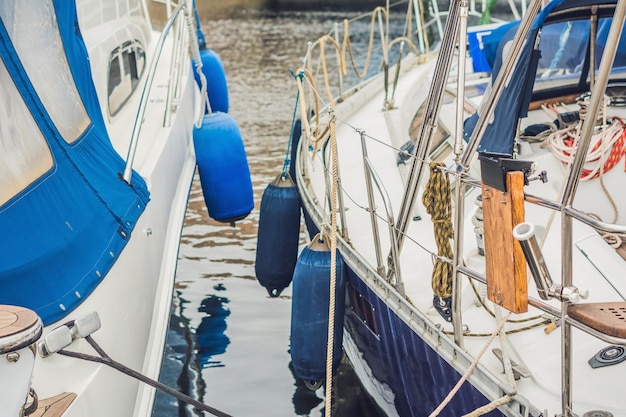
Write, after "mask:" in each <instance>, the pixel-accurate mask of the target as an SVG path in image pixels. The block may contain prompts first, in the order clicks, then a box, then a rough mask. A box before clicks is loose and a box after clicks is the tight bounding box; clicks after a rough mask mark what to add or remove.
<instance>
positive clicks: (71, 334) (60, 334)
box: [39, 312, 232, 417]
mask: <svg viewBox="0 0 626 417" xmlns="http://www.w3.org/2000/svg"><path fill="white" fill-rule="evenodd" d="M85 319H87V320H85V321H86V322H87V323H88V324H89V326H86V327H91V329H89V330H88V331H87V332H86V333H88V334H85V332H84V330H83V329H81V328H80V327H81V326H80V325H78V324H77V323H78V322H79V320H76V321H70V322H68V323H66V324H64V325H61V326H59V327H57V328H56V329H54V330H53V331H52V332H50V333H49V334H48V335H46V337H45V338H44V341H43V342H41V343H40V344H39V352H40V355H41V356H43V357H48V356H50V355H52V354H54V353H58V354H60V355H63V356H67V357H70V358H75V359H81V360H85V361H89V362H95V363H100V364H103V365H107V366H109V367H111V368H113V369H115V370H116V371H119V372H121V373H123V374H126V375H128V376H130V377H131V378H135V379H136V380H138V381H141V382H143V383H145V384H148V385H150V386H151V387H153V388H156V389H158V390H159V391H162V392H164V393H166V394H169V395H171V396H173V397H175V398H176V399H178V400H180V401H182V402H184V403H187V404H189V405H192V406H194V407H196V408H197V409H199V410H202V411H206V412H207V413H210V414H212V415H214V416H218V417H232V416H231V415H230V414H226V413H224V412H223V411H220V410H218V409H216V408H213V407H211V406H209V405H206V404H204V403H201V402H200V401H198V400H195V399H193V398H191V397H189V396H188V395H185V394H183V393H182V392H179V391H176V390H175V389H173V388H170V387H168V386H167V385H165V384H162V383H160V382H158V381H155V380H154V379H152V378H149V377H147V376H145V375H143V374H141V373H139V372H137V371H135V370H134V369H131V368H129V367H127V366H125V365H123V364H121V363H119V362H117V361H115V360H113V359H112V358H111V357H110V356H109V355H108V354H107V353H106V352H105V351H104V350H103V349H102V348H101V347H100V345H98V344H97V343H96V341H95V340H94V338H93V337H92V336H91V333H93V332H94V331H96V330H98V329H99V328H100V318H99V317H98V314H97V313H96V312H94V313H91V314H89V315H88V316H87V317H85ZM92 324H93V325H92ZM55 339H56V340H55ZM77 339H85V340H86V341H87V343H89V345H91V347H92V348H93V350H95V351H96V352H97V353H98V356H96V355H90V354H87V353H82V352H75V351H71V350H66V349H65V348H66V347H67V346H69V345H70V344H72V343H73V342H74V341H75V340H77ZM59 341H60V342H59ZM51 346H53V348H51Z"/></svg>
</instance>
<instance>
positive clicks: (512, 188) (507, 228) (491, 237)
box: [482, 172, 528, 313]
mask: <svg viewBox="0 0 626 417" xmlns="http://www.w3.org/2000/svg"><path fill="white" fill-rule="evenodd" d="M506 184H507V192H502V191H500V190H497V189H495V188H492V187H489V186H486V185H485V184H483V188H482V197H483V218H484V220H483V222H484V223H483V227H484V240H485V270H486V275H487V298H489V300H491V301H493V302H494V303H496V304H498V305H500V306H502V307H503V308H506V309H507V310H509V311H512V312H513V313H524V312H526V311H528V282H527V277H526V259H525V258H524V253H523V252H522V248H521V246H520V245H519V242H517V241H516V240H515V239H514V238H513V228H514V227H515V226H516V225H517V224H519V223H521V222H523V221H524V174H523V173H522V172H509V173H507V174H506Z"/></svg>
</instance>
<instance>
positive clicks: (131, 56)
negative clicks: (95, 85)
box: [108, 40, 146, 116]
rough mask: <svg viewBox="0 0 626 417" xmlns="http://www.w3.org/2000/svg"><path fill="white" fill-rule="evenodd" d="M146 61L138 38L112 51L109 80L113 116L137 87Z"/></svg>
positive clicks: (110, 111) (110, 106)
mask: <svg viewBox="0 0 626 417" xmlns="http://www.w3.org/2000/svg"><path fill="white" fill-rule="evenodd" d="M145 61H146V56H145V52H144V50H143V48H142V46H141V44H140V43H139V41H137V40H135V41H132V42H126V43H124V44H123V45H122V46H121V47H119V48H117V49H115V50H114V51H113V52H112V53H111V59H110V61H109V80H108V96H109V113H110V114H111V116H114V115H115V114H117V112H118V111H119V110H120V109H121V108H122V106H123V105H124V103H126V102H127V101H128V99H129V98H130V96H131V95H132V94H133V91H135V89H136V88H137V84H139V78H140V77H141V74H142V73H143V70H144V67H145Z"/></svg>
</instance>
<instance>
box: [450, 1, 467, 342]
mask: <svg viewBox="0 0 626 417" xmlns="http://www.w3.org/2000/svg"><path fill="white" fill-rule="evenodd" d="M459 8H460V12H459V37H458V38H459V45H458V49H459V55H458V61H459V62H458V66H457V68H458V69H457V94H456V126H455V130H456V135H455V138H454V153H455V163H456V165H457V166H458V163H459V159H460V157H461V155H462V154H463V119H464V117H463V116H464V115H465V110H464V106H463V105H464V102H465V54H466V52H467V45H466V43H465V42H464V41H463V40H464V39H465V38H466V37H467V16H468V14H469V3H468V1H467V0H462V1H461V3H460V4H459ZM461 173H462V170H461V169H458V170H457V172H456V174H457V176H456V180H455V187H454V196H455V200H456V204H455V206H456V210H455V216H454V217H455V227H454V250H453V252H452V254H453V255H452V256H453V262H452V327H453V330H454V342H455V343H456V344H457V345H458V346H459V347H461V348H463V318H462V315H461V274H460V273H459V270H458V265H459V263H460V262H461V260H462V259H463V229H464V228H463V222H464V220H463V214H464V212H465V193H464V192H463V188H464V186H463V181H462V176H461Z"/></svg>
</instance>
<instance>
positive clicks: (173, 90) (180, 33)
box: [163, 22, 185, 127]
mask: <svg viewBox="0 0 626 417" xmlns="http://www.w3.org/2000/svg"><path fill="white" fill-rule="evenodd" d="M184 26H185V25H182V24H180V22H178V24H177V30H176V35H175V36H174V39H173V45H174V50H173V52H172V58H171V59H170V79H169V82H168V83H167V95H166V99H165V103H166V105H165V112H164V114H163V127H168V126H170V124H171V114H172V112H173V111H174V110H175V103H176V101H177V99H178V92H179V84H180V76H181V74H180V62H181V59H182V54H183V53H184V48H182V46H181V44H182V43H183V42H184V41H185V35H184V33H185V31H184Z"/></svg>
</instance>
